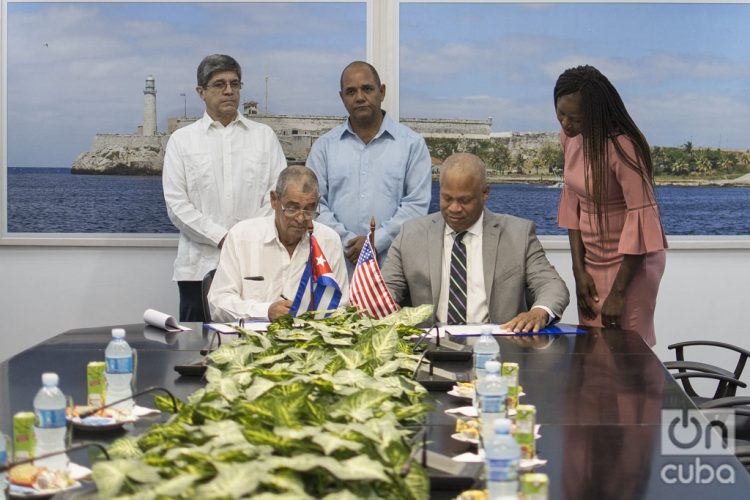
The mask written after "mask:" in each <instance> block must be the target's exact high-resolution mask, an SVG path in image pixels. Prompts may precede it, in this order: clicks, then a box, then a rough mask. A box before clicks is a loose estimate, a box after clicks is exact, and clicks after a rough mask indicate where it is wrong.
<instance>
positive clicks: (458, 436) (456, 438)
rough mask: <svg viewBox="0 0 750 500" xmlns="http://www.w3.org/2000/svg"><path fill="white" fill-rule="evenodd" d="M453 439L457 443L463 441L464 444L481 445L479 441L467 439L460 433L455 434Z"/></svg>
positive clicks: (452, 435)
mask: <svg viewBox="0 0 750 500" xmlns="http://www.w3.org/2000/svg"><path fill="white" fill-rule="evenodd" d="M451 437H452V438H453V439H455V440H456V441H461V442H462V443H471V444H479V439H477V438H470V437H466V436H464V435H463V434H461V433H460V432H456V433H455V434H451Z"/></svg>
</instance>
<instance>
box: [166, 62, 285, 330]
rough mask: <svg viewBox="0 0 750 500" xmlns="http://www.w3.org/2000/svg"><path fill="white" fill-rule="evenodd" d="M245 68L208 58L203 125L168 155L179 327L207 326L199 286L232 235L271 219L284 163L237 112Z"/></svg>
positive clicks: (202, 73) (268, 136)
mask: <svg viewBox="0 0 750 500" xmlns="http://www.w3.org/2000/svg"><path fill="white" fill-rule="evenodd" d="M241 88H242V69H241V68H240V65H239V64H238V63H237V61H235V60H234V59H233V58H232V57H230V56H227V55H223V54H213V55H210V56H207V57H206V58H205V59H203V61H201V63H200V65H199V66H198V86H197V87H196V91H197V92H198V95H199V96H200V98H201V99H202V100H203V102H205V104H206V111H205V113H204V114H203V118H201V119H200V120H198V121H196V122H194V123H192V124H190V125H188V126H187V127H184V128H181V129H179V130H176V131H175V132H174V133H173V134H172V137H171V138H170V139H169V143H168V144H167V151H166V154H165V156H164V172H163V184H164V199H165V201H166V204H167V212H168V214H169V218H170V219H171V220H172V222H173V223H174V225H175V226H177V228H178V229H179V230H180V242H179V246H178V247H177V259H176V260H175V263H174V276H173V279H174V280H175V281H177V285H178V288H179V290H180V321H204V320H205V318H204V314H203V300H202V293H201V280H202V279H203V276H204V275H205V274H206V273H207V272H208V271H210V270H212V269H214V268H216V265H217V263H218V261H219V250H220V249H221V246H222V244H223V243H224V238H226V235H227V231H229V229H230V228H231V227H232V226H234V225H235V224H236V223H237V222H239V221H241V220H244V219H248V218H250V217H259V216H263V215H269V214H270V213H271V204H270V198H269V192H270V191H271V189H272V188H273V186H274V184H275V183H276V179H277V178H278V176H279V173H280V172H281V171H282V170H283V169H284V168H285V167H286V159H285V158H284V153H283V151H282V150H281V145H280V144H279V141H278V139H277V138H276V135H275V134H274V132H273V130H271V128H270V127H268V126H266V125H263V124H261V123H257V122H254V121H252V120H248V119H247V118H245V117H244V116H242V115H241V114H240V113H238V112H237V107H238V106H239V103H240V89H241Z"/></svg>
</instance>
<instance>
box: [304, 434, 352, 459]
mask: <svg viewBox="0 0 750 500" xmlns="http://www.w3.org/2000/svg"><path fill="white" fill-rule="evenodd" d="M312 440H313V442H314V443H315V444H317V445H318V446H320V447H321V448H323V453H325V454H326V455H330V454H331V453H333V452H334V451H336V450H339V449H344V450H350V451H360V450H361V449H362V444H361V443H357V442H356V441H349V440H347V439H342V438H340V437H337V436H334V435H333V434H327V433H321V432H318V434H317V435H315V436H314V437H313V439H312Z"/></svg>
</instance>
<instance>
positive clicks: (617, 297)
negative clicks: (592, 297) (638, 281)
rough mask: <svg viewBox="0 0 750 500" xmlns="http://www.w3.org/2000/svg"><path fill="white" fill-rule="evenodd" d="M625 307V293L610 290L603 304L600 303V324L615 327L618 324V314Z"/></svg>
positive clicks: (619, 314) (620, 313)
mask: <svg viewBox="0 0 750 500" xmlns="http://www.w3.org/2000/svg"><path fill="white" fill-rule="evenodd" d="M624 307H625V294H623V293H621V292H619V291H617V290H611V291H610V292H609V295H608V296H607V298H606V299H604V304H602V325H603V326H604V327H608V328H617V327H618V326H619V325H620V316H621V315H622V310H623V308H624Z"/></svg>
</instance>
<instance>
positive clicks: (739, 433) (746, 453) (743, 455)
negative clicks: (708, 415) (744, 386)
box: [698, 396, 750, 472]
mask: <svg viewBox="0 0 750 500" xmlns="http://www.w3.org/2000/svg"><path fill="white" fill-rule="evenodd" d="M698 407H699V408H700V409H701V410H712V409H715V408H731V409H732V411H733V412H734V425H735V428H734V454H735V455H736V456H737V458H738V459H739V461H740V462H741V463H742V465H743V466H744V467H745V469H747V470H748V472H750V397H747V396H737V397H729V398H719V399H714V400H712V401H706V402H704V403H702V404H700V405H698Z"/></svg>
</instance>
